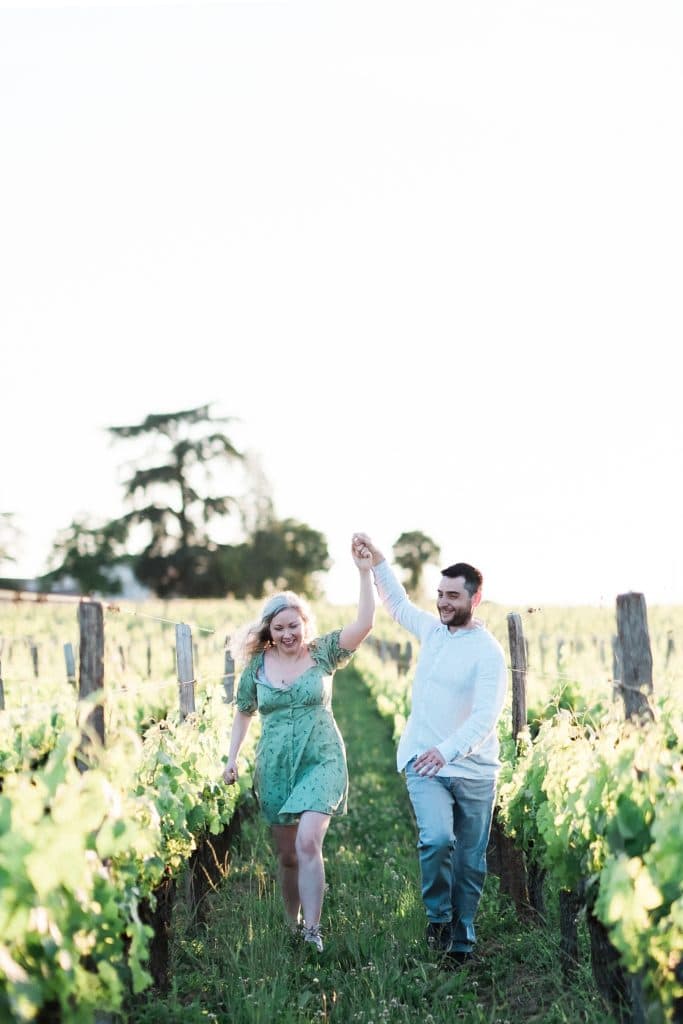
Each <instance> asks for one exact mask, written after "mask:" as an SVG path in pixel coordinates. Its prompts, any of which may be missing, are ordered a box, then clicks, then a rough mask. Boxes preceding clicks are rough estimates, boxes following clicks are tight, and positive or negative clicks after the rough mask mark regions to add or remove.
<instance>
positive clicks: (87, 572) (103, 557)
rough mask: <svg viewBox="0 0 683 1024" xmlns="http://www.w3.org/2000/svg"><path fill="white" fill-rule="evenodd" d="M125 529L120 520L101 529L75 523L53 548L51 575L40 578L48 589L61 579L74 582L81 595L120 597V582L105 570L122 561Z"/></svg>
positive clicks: (80, 522)
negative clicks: (95, 592) (65, 577)
mask: <svg viewBox="0 0 683 1024" xmlns="http://www.w3.org/2000/svg"><path fill="white" fill-rule="evenodd" d="M127 536H128V528H127V525H126V523H125V522H124V521H123V520H121V519H115V520H114V521H113V522H111V523H104V524H103V525H101V526H99V525H98V526H95V525H91V524H89V523H88V522H85V521H81V520H74V521H73V522H72V523H71V525H70V526H68V527H67V528H66V529H65V530H60V532H59V533H58V534H57V537H56V538H55V540H54V543H53V545H52V552H51V553H50V558H49V565H50V567H51V570H52V571H51V572H48V573H47V574H46V575H45V576H43V577H42V578H41V582H42V583H44V584H45V585H46V586H47V587H48V589H49V588H50V587H51V586H52V585H53V584H54V583H56V582H57V581H59V580H61V579H63V577H64V576H70V577H71V578H72V579H74V580H76V582H77V583H78V586H79V588H80V590H81V593H84V594H91V593H93V591H99V592H100V593H105V594H119V593H120V592H121V584H120V582H119V581H118V580H117V579H116V578H115V577H113V576H111V575H110V574H109V573H108V572H107V570H108V569H109V568H111V567H112V566H114V565H117V564H120V563H121V562H122V561H124V560H125V553H126V540H127Z"/></svg>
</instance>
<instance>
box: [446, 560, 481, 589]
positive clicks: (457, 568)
mask: <svg viewBox="0 0 683 1024" xmlns="http://www.w3.org/2000/svg"><path fill="white" fill-rule="evenodd" d="M441 575H442V576H448V578H449V580H455V579H457V578H458V576H462V577H463V579H464V580H465V590H466V591H467V593H468V594H469V595H470V597H474V595H475V594H476V593H477V591H478V590H481V588H482V586H483V584H484V577H483V576H482V574H481V573H480V572H479V570H478V569H475V568H474V566H473V565H468V563H467V562H456V563H455V565H449V566H448V568H447V569H442V570H441Z"/></svg>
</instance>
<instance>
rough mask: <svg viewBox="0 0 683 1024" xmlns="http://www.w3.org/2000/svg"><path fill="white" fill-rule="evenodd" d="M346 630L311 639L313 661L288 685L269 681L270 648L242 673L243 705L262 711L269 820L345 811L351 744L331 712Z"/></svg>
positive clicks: (264, 800) (261, 776) (261, 789)
mask: <svg viewBox="0 0 683 1024" xmlns="http://www.w3.org/2000/svg"><path fill="white" fill-rule="evenodd" d="M340 634H341V630H340V629H337V630H335V631H334V632H332V633H326V634H325V635H324V636H321V637H318V638H317V639H315V640H313V641H312V642H311V643H310V644H309V647H308V649H309V651H310V654H311V657H312V658H313V660H314V662H315V665H311V667H310V668H307V669H305V670H304V672H302V674H301V675H300V676H299V677H298V678H297V679H295V680H294V682H293V683H292V684H291V685H290V686H288V687H287V688H286V689H278V688H276V687H274V686H271V685H270V684H269V683H268V681H267V680H266V678H265V674H264V671H263V661H264V655H263V652H262V651H261V652H260V653H259V654H256V655H254V657H253V658H252V659H251V661H250V662H249V664H248V665H247V667H246V668H245V670H244V672H243V673H242V676H241V678H240V681H239V686H238V687H237V700H236V704H237V707H238V709H239V710H240V711H242V712H244V714H247V715H253V714H254V713H255V712H256V711H257V710H258V712H259V714H260V715H261V737H260V739H259V742H258V746H257V748H256V770H255V773H254V788H255V790H256V795H257V797H258V801H259V806H260V808H261V811H262V812H263V815H264V817H265V818H266V820H267V821H268V822H269V823H270V824H271V825H290V824H292V823H294V822H296V821H297V820H298V819H299V817H300V815H301V814H302V812H303V811H320V812H321V813H322V814H344V813H345V812H346V799H347V793H348V786H349V777H348V772H347V768H346V750H345V748H344V741H343V739H342V736H341V733H340V732H339V729H338V727H337V723H336V722H335V720H334V717H333V715H332V677H333V675H334V672H335V670H336V669H337V668H340V667H341V666H343V665H344V664H346V663H347V662H348V661H349V659H350V658H351V656H352V654H353V652H352V651H345V650H344V649H343V647H340V646H339V636H340Z"/></svg>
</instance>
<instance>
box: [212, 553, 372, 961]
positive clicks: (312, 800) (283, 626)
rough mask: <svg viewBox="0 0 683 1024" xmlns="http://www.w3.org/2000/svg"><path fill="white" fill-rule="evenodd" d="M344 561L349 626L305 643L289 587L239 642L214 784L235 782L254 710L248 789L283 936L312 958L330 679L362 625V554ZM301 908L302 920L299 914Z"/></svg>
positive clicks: (335, 769) (328, 762)
mask: <svg viewBox="0 0 683 1024" xmlns="http://www.w3.org/2000/svg"><path fill="white" fill-rule="evenodd" d="M352 558H353V560H354V562H355V564H356V566H357V568H358V572H359V575H360V594H359V597H358V610H357V614H356V618H355V619H354V621H353V622H351V623H349V624H348V625H346V626H342V627H341V628H339V629H335V630H334V631H333V632H331V633H326V634H324V635H323V636H319V637H315V633H314V626H313V619H312V615H311V611H310V608H309V607H308V605H307V603H306V602H305V601H304V600H303V599H302V598H300V597H298V596H297V595H296V594H294V593H292V592H291V591H285V592H283V593H280V594H275V595H274V596H273V597H271V598H270V599H269V600H268V601H267V602H266V604H265V606H264V608H263V610H262V612H261V617H260V619H259V620H258V621H257V622H255V623H254V624H252V625H251V626H250V627H249V629H248V631H247V634H246V640H245V642H244V645H243V646H244V650H243V661H244V662H245V663H246V667H245V669H244V671H243V672H242V675H241V677H240V682H239V686H238V688H237V698H236V705H237V707H236V710H235V717H234V719H233V724H232V733H231V736H230V750H229V753H228V760H227V763H226V765H225V769H224V771H223V779H224V781H225V782H226V783H227V784H228V785H232V784H233V783H234V782H236V781H237V778H238V775H239V770H238V764H237V759H238V755H239V751H240V747H241V746H242V743H243V742H244V739H245V737H246V735H247V732H248V730H249V725H250V724H251V720H252V717H253V715H254V714H255V713H256V711H258V712H259V714H260V716H261V736H260V739H259V743H258V746H257V749H256V767H255V772H254V788H255V790H256V795H257V797H258V802H259V806H260V808H261V812H262V813H263V815H264V817H265V819H266V821H268V823H269V824H270V825H271V828H272V833H273V839H274V842H275V849H276V852H277V859H278V874H279V879H280V885H281V887H282V896H283V900H284V905H285V912H286V914H287V918H288V921H289V923H290V926H291V928H292V930H293V931H298V930H299V926H300V925H301V933H302V935H303V939H304V941H305V942H309V943H311V944H312V945H313V946H314V947H315V949H317V950H318V951H319V952H322V949H323V941H322V936H321V933H320V916H321V912H322V904H323V891H324V887H325V864H324V861H323V841H324V839H325V834H326V832H327V828H328V826H329V824H330V819H331V817H332V816H333V815H337V814H344V813H345V812H346V798H347V793H348V773H347V768H346V751H345V749H344V741H343V739H342V737H341V733H340V732H339V729H338V728H337V723H336V722H335V720H334V717H333V714H332V678H333V676H334V673H335V671H336V669H338V668H340V667H342V666H343V665H345V664H346V662H347V661H348V660H349V658H350V657H351V655H352V654H353V652H354V651H355V650H356V648H357V647H358V645H359V644H360V643H361V642H362V641H363V640H364V639H365V637H366V636H367V635H368V633H369V632H370V630H371V629H372V626H373V622H374V615H375V600H374V591H373V587H372V556H371V555H370V554H369V552H366V553H365V554H364V555H360V554H357V553H356V552H354V550H353V548H352ZM302 912H303V921H301V914H302Z"/></svg>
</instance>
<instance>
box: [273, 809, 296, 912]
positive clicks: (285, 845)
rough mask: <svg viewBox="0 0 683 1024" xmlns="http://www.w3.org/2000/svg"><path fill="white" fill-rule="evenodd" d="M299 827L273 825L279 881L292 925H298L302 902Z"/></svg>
mask: <svg viewBox="0 0 683 1024" xmlns="http://www.w3.org/2000/svg"><path fill="white" fill-rule="evenodd" d="M297 829H298V826H297V825H296V824H295V825H273V827H272V832H273V839H274V840H275V850H276V853H277V867H278V879H279V882H280V888H281V890H282V899H283V901H284V904H285V914H286V915H287V920H288V922H289V923H290V925H291V926H292V927H293V928H294V927H296V925H297V924H298V920H299V910H300V909H301V900H300V897H299V863H298V860H297V854H296V839H297Z"/></svg>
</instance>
